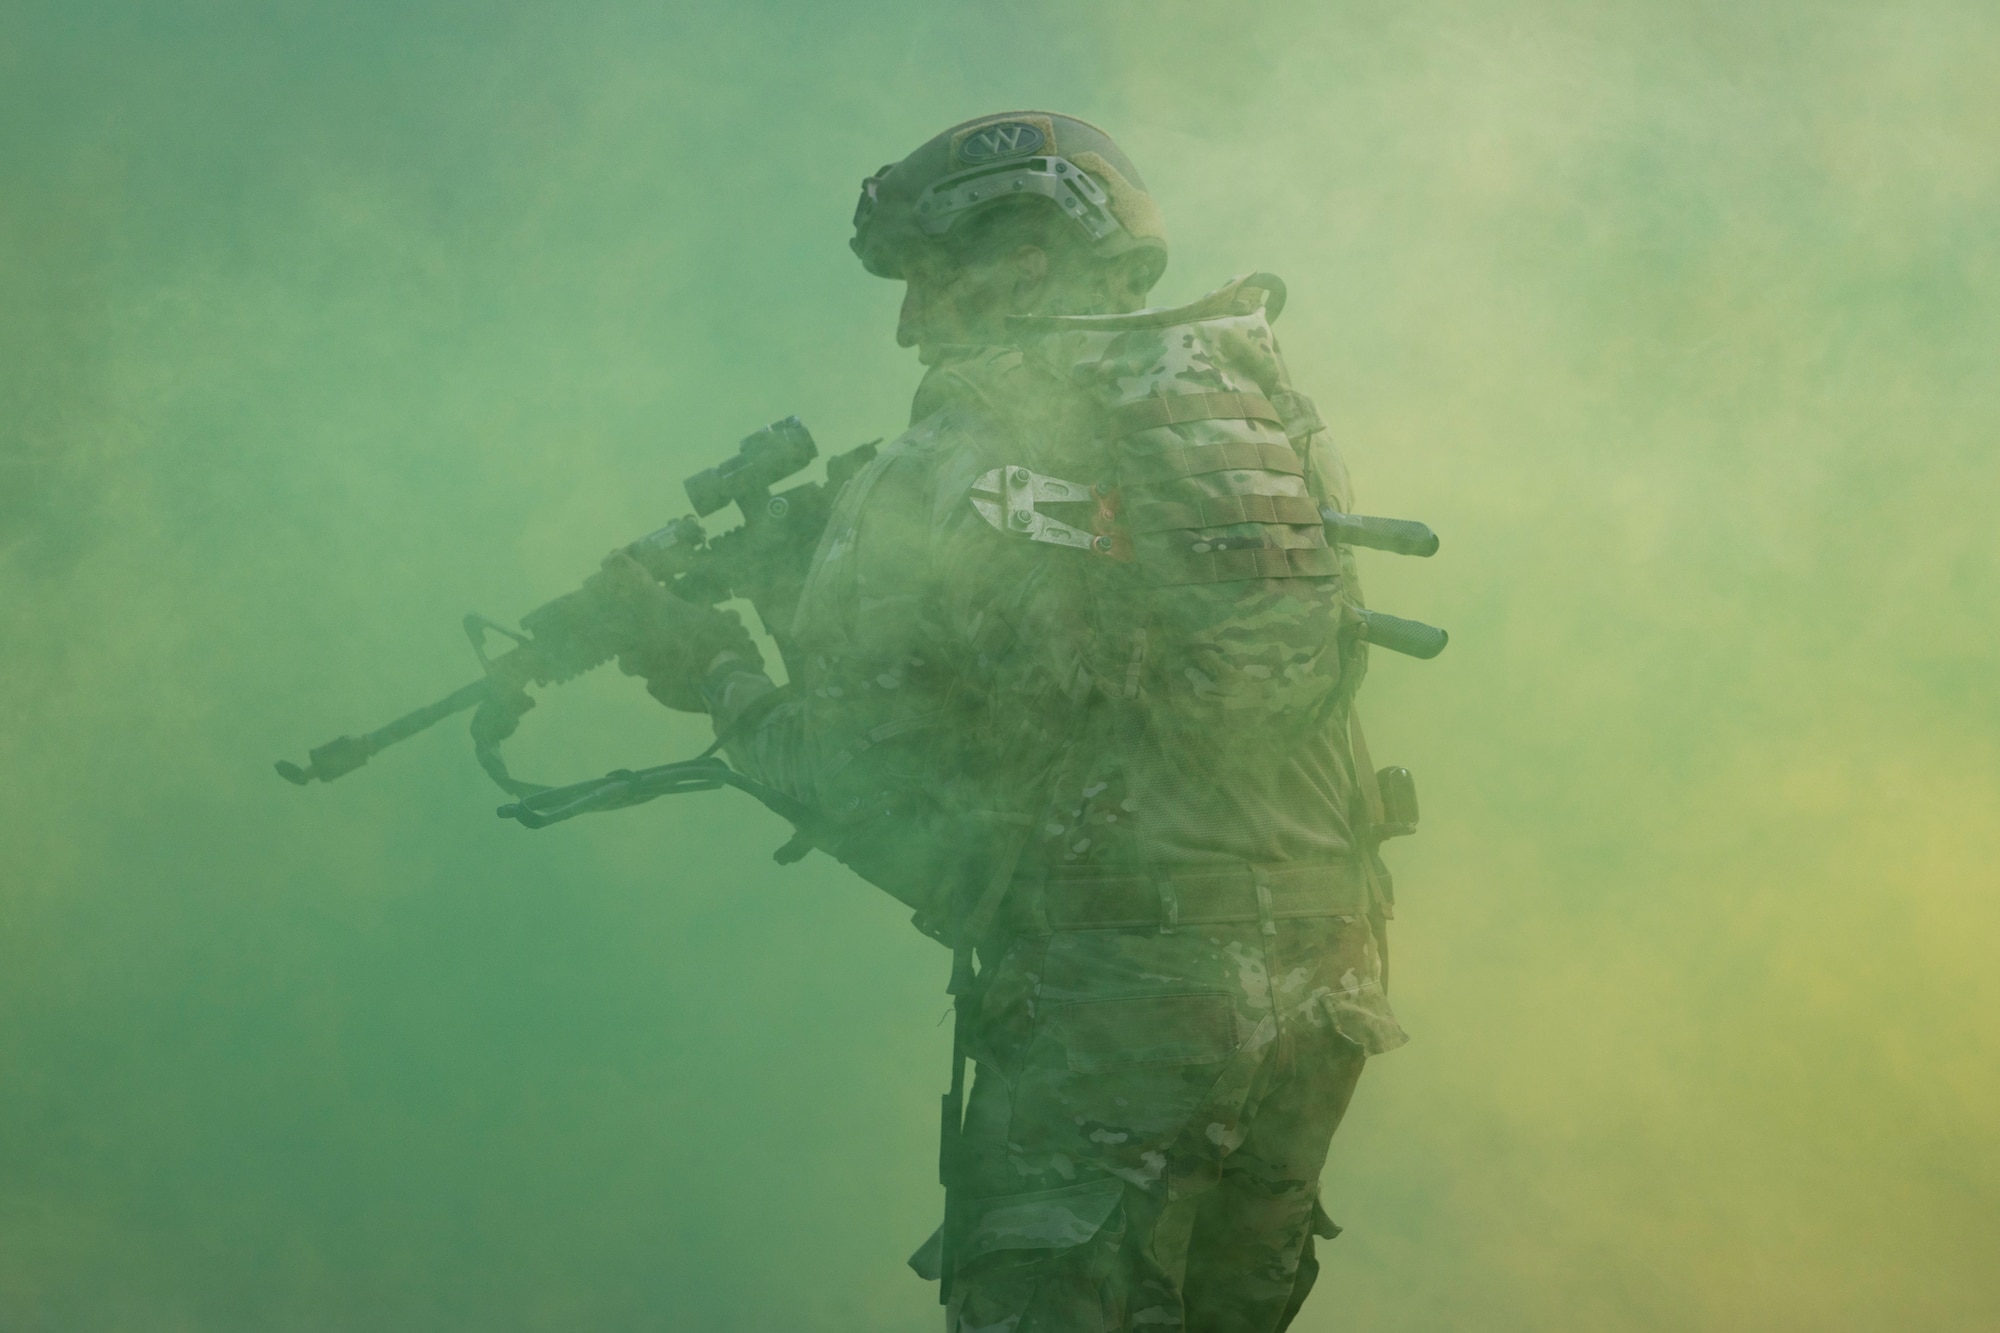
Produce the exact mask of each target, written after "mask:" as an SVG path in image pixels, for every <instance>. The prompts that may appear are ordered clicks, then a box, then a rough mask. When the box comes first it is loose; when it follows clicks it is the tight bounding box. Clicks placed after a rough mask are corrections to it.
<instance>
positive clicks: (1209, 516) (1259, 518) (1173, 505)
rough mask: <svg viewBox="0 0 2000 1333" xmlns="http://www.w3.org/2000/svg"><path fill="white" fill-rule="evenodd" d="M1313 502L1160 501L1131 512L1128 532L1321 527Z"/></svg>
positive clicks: (1264, 498)
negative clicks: (1264, 525)
mask: <svg viewBox="0 0 2000 1333" xmlns="http://www.w3.org/2000/svg"><path fill="white" fill-rule="evenodd" d="M1325 522H1326V520H1324V519H1323V518H1321V517H1320V513H1319V505H1318V503H1317V502H1316V501H1313V500H1310V499H1307V498H1306V497H1305V496H1302V495H1218V496H1211V497H1208V498H1207V499H1202V500H1193V501H1173V500H1162V501H1158V502H1155V503H1153V504H1142V505H1140V506H1138V507H1137V509H1135V510H1134V512H1133V514H1132V520H1131V522H1129V523H1128V524H1127V525H1126V531H1127V532H1135V533H1137V532H1167V531H1170V530H1172V529H1174V528H1222V527H1227V526H1229V525H1230V524H1232V523H1286V524H1296V525H1300V526H1305V527H1313V528H1317V527H1321V526H1323V525H1324V524H1325Z"/></svg>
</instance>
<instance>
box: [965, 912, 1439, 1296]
mask: <svg viewBox="0 0 2000 1333" xmlns="http://www.w3.org/2000/svg"><path fill="white" fill-rule="evenodd" d="M1375 948H1376V946H1375V944H1374V941H1373V935H1372V931H1371V930H1370V928H1369V925H1368V923H1367V922H1366V921H1363V920H1357V919H1354V918H1339V917H1329V918H1320V919H1317V920H1306V921H1291V922H1280V923H1276V928H1275V929H1274V930H1272V931H1271V932H1269V933H1266V932H1265V931H1264V930H1263V928H1262V927H1261V926H1259V925H1257V924H1254V923H1253V924H1249V925H1242V926H1232V927H1226V928H1224V927H1209V928H1204V929H1199V930H1181V931H1176V932H1174V933H1171V934H1163V933H1160V932H1158V931H1143V930H1133V931H1071V932H1059V933H1055V934H1051V935H1048V936H1027V937H1019V938H1016V939H1015V940H1014V941H1013V942H1012V943H1011V944H1010V945H1009V946H1008V948H1007V949H1006V951H1005V953H1004V954H1003V955H1002V956H1001V957H1000V958H999V960H998V961H997V963H996V965H995V966H994V967H993V968H992V969H991V970H990V971H989V973H988V981H987V983H986V985H985V986H984V987H983V988H982V991H981V994H980V995H979V996H978V997H977V999H976V1001H975V1003H976V1004H977V1005H978V1023H977V1031H978V1033H979V1046H978V1048H977V1049H978V1054H979V1059H980V1065H979V1077H978V1080H977V1082H976V1083H975V1085H974V1088H973V1094H972V1100H971V1106H970V1108H969V1110H968V1113H967V1117H966V1125H967V1158H968V1162H967V1180H966V1181H965V1187H966V1189H967V1191H968V1193H970V1194H972V1195H973V1196H974V1197H973V1198H972V1200H971V1201H970V1203H969V1204H968V1206H967V1207H966V1209H965V1213H966V1221H965V1228H966V1235H965V1237H964V1240H963V1242H962V1245H961V1247H960V1249H961V1252H960V1256H959V1262H960V1271H959V1279H958V1281H957V1283H956V1285H955V1290H954V1295H953V1307H954V1308H953V1310H952V1312H951V1313H952V1321H953V1322H952V1323H951V1325H950V1327H952V1328H954V1329H961V1330H967V1331H968V1333H969V1331H970V1330H974V1329H981V1330H985V1329H1003V1330H1010V1331H1011V1330H1016V1329H1020V1330H1026V1329H1034V1330H1036V1331H1037V1333H1104V1331H1107V1330H1113V1329H1139V1330H1155V1329H1157V1330H1174V1329H1180V1328H1191V1329H1200V1330H1203V1333H1209V1331H1210V1330H1244V1331H1245V1333H1248V1331H1249V1330H1257V1331H1258V1333H1268V1331H1269V1330H1276V1329H1281V1328H1283V1327H1284V1326H1285V1324H1286V1323H1288V1322H1289V1321H1290V1318H1291V1316H1292V1315H1293V1314H1295V1313H1296V1312H1297V1309H1298V1306H1299V1304H1300V1303H1301V1302H1303V1300H1304V1299H1305V1294H1306V1292H1307V1291H1308V1290H1309V1289H1310V1287H1311V1285H1312V1279H1313V1276H1314V1274H1315V1273H1316V1271H1317V1265H1316V1263H1315V1261H1314V1258H1313V1253H1312V1239H1313V1231H1314V1228H1315V1227H1316V1226H1317V1228H1318V1229H1319V1232H1320V1234H1321V1235H1322V1236H1330V1235H1331V1234H1332V1233H1333V1228H1332V1226H1331V1224H1330V1223H1328V1222H1327V1221H1326V1219H1325V1214H1324V1212H1323V1211H1322V1210H1321V1209H1320V1207H1319V1175H1320V1171H1321V1168H1322V1167H1323V1166H1324V1164H1325V1158H1326V1151H1327V1144H1328V1140H1329V1139H1330V1138H1331V1137H1332V1134H1333V1131H1334V1129H1335V1127H1336V1126H1337V1125H1338V1124H1339V1122H1340V1119H1341V1116H1342V1114H1343V1113H1344V1112H1345V1110H1346V1107H1347V1101H1348V1097H1349V1095H1350V1094H1351V1093H1352V1091H1353V1088H1354V1083H1355V1080H1356V1079H1357V1078H1358V1077H1359V1075H1360V1072H1361V1066H1362V1062H1363V1059H1364V1056H1365V1053H1366V1052H1367V1051H1368V1050H1371V1049H1379V1048H1380V1047H1381V1046H1382V1045H1384V1044H1386V1043H1389V1042H1392V1041H1394V1040H1398V1039H1400V1034H1398V1033H1393V1032H1390V1031H1379V1032H1372V1033H1371V1032H1370V1031H1369V1029H1368V1026H1367V1025H1368V1024H1369V1023H1373V1022H1375V1021H1377V1020H1376V1018H1375V1017H1374V1016H1375V1015H1378V1014H1380V1013H1381V1012H1382V1010H1381V1006H1380V1003H1379V996H1375V995H1369V994H1366V992H1368V991H1369V990H1371V988H1373V987H1375V986H1376V982H1375V980H1374V978H1375V977H1376V976H1377V975H1378V970H1379V969H1378V967H1377V959H1376V957H1375ZM1357 1014H1366V1015H1369V1018H1368V1019H1367V1020H1366V1022H1365V1023H1362V1024H1359V1025H1357V1023H1356V1022H1355V1015H1357ZM1350 1028H1352V1029H1355V1030H1357V1031H1359V1032H1361V1034H1362V1035H1363V1036H1365V1037H1368V1038H1369V1040H1368V1042H1367V1044H1366V1045H1363V1044H1361V1043H1358V1042H1356V1041H1355V1040H1353V1039H1352V1038H1351V1037H1349V1036H1348V1035H1346V1034H1347V1031H1348V1030H1349V1029H1350Z"/></svg>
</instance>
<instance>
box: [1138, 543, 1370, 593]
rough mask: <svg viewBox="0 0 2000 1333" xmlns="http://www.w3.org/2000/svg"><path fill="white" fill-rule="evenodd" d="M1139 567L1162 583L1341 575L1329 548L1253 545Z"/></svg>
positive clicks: (1158, 559) (1150, 559) (1148, 561)
mask: <svg viewBox="0 0 2000 1333" xmlns="http://www.w3.org/2000/svg"><path fill="white" fill-rule="evenodd" d="M1142 567H1143V568H1144V569H1145V571H1146V577H1147V578H1149V579H1151V580H1152V581H1153V582H1154V583H1162V584H1179V583H1233V582H1235V581H1236V580H1238V579H1298V578H1337V577H1339V575H1340V553H1339V552H1338V551H1335V550H1334V549H1333V548H1332V547H1330V546H1306V547H1284V546H1254V547H1250V548H1248V549H1239V550H1234V551H1202V552H1193V551H1188V552H1177V553H1175V554H1172V555H1163V556H1153V555H1147V556H1146V557H1145V558H1144V560H1143V562H1142Z"/></svg>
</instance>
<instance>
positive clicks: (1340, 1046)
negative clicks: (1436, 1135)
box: [1185, 1032, 1365, 1333]
mask: <svg viewBox="0 0 2000 1333" xmlns="http://www.w3.org/2000/svg"><path fill="white" fill-rule="evenodd" d="M1299 1036H1300V1038H1301V1040H1300V1042H1299V1050H1298V1052H1297V1059H1296V1060H1295V1061H1294V1062H1293V1065H1292V1068H1291V1069H1290V1070H1289V1071H1287V1072H1286V1073H1285V1074H1284V1075H1282V1076H1280V1077H1279V1078H1277V1079H1276V1080H1275V1081H1274V1083H1273V1085H1272V1087H1271V1089H1270V1091H1269V1092H1268V1093H1267V1094H1266V1095H1265V1096H1264V1097H1263V1098H1262V1099H1261V1101H1260V1102H1259V1104H1258V1105H1257V1106H1256V1107H1255V1108H1254V1110H1253V1112H1252V1114H1251V1115H1250V1116H1249V1123H1248V1133H1247V1134H1246V1136H1245V1138H1244V1140H1243V1143H1242V1145H1241V1146H1240V1147H1238V1148H1237V1149H1236V1150H1235V1151H1234V1152H1232V1153H1230V1154H1229V1155H1228V1156H1227V1157H1225V1158H1224V1159H1223V1162H1222V1174H1221V1178H1220V1179H1219V1180H1218V1181H1217V1182H1216V1185H1215V1187H1214V1188H1213V1189H1211V1190H1209V1191H1207V1192H1206V1193H1205V1194H1203V1195H1202V1196H1201V1199H1200V1207H1199V1209H1198V1210H1197V1212H1196V1216H1195V1222H1194V1232H1193V1235H1192V1236H1191V1237H1190V1239H1189V1242H1188V1255H1187V1277H1186V1284H1185V1308H1186V1321H1187V1330H1188V1333H1278V1330H1281V1329H1283V1328H1285V1327H1286V1326H1287V1325H1289V1324H1290V1323H1291V1321H1292V1319H1293V1317H1294V1316H1296V1315H1297V1313H1298V1310H1299V1307H1300V1306H1301V1305H1302V1304H1303V1303H1304V1301H1305V1297H1306V1293H1307V1292H1308V1291H1310V1290H1311V1287H1312V1282H1313V1278H1314V1277H1315V1276H1316V1275H1317V1273H1318V1270H1319V1265H1318V1261H1317V1259H1316V1257H1315V1256H1314V1254H1313V1247H1312V1241H1313V1228H1314V1219H1315V1213H1316V1210H1317V1207H1318V1202H1319V1177H1320V1172H1321V1170H1322V1169H1324V1167H1325V1165H1326V1154H1327V1147H1328V1145H1329V1143H1330V1142H1331V1140H1332V1138H1333V1132H1334V1130H1335V1129H1336V1128H1338V1127H1339V1124H1340V1120H1341V1117H1342V1116H1343V1115H1345V1114H1346V1111H1347V1104H1348V1102H1349V1100H1350V1099H1351V1098H1352V1097H1353V1095H1354V1086H1355V1083H1356V1082H1357V1081H1358V1080H1359V1078H1360V1077H1361V1068H1362V1065H1363V1064H1364V1063H1365V1057H1364V1056H1363V1054H1362V1052H1361V1050H1360V1048H1359V1047H1357V1046H1355V1045H1353V1044H1352V1043H1350V1042H1348V1041H1347V1040H1345V1039H1344V1038H1342V1037H1340V1036H1338V1035H1337V1034H1335V1033H1331V1032H1316V1033H1315V1032H1302V1033H1300V1034H1299ZM1321 1216H1323V1214H1321Z"/></svg>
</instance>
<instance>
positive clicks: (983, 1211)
mask: <svg viewBox="0 0 2000 1333" xmlns="http://www.w3.org/2000/svg"><path fill="white" fill-rule="evenodd" d="M1124 1192H1125V1187H1124V1185H1123V1184H1121V1183H1120V1182H1119V1181H1117V1180H1090V1181H1085V1182H1084V1183H1083V1184H1081V1185H1066V1186H1064V1187H1063V1188H1061V1189H1054V1190H1042V1191H1040V1192H1038V1193H1035V1194H1003V1195H999V1196H997V1197H995V1198H991V1199H974V1200H972V1201H970V1202H969V1203H967V1204H966V1207H965V1211H966V1214H967V1219H966V1232H965V1241H964V1243H963V1244H961V1245H960V1246H959V1247H958V1253H957V1254H956V1255H955V1256H953V1257H954V1260H955V1262H956V1264H957V1266H958V1267H959V1268H965V1267H967V1266H968V1265H970V1264H973V1263H975V1262H977V1261H978V1260H981V1259H984V1258H985V1257H986V1256H988V1255H991V1254H1000V1253H1002V1252H1005V1251H1008V1250H1019V1251H1040V1252H1042V1253H1043V1254H1056V1253H1060V1252H1062V1251H1064V1250H1074V1249H1076V1248H1077V1247H1079V1246H1082V1245H1087V1244H1089V1243H1090V1242H1091V1241H1092V1240H1094V1239H1095V1238H1096V1236H1097V1233H1098V1232H1099V1231H1101V1230H1103V1229H1104V1224H1105V1222H1106V1221H1108V1220H1109V1219H1110V1217H1111V1212H1112V1210H1113V1209H1115V1208H1116V1207H1117V1206H1118V1200H1119V1198H1120V1197H1121V1196H1122V1195H1123V1194H1124ZM1021 1257H1022V1258H1029V1257H1037V1256H1031V1255H1029V1254H1025V1253H1024V1254H1023V1255H1022V1256H1021ZM910 1267H911V1269H912V1270H914V1271H915V1273H916V1275H917V1276H918V1277H920V1278H922V1279H923V1280H924V1281H926V1282H935V1281H937V1280H938V1279H939V1278H940V1277H941V1276H943V1274H944V1228H943V1227H939V1228H938V1229H937V1230H936V1231H933V1232H932V1233H931V1235H930V1239H929V1240H926V1241H925V1242H924V1243H923V1244H922V1245H920V1246H918V1247H917V1252H916V1253H915V1254H913V1255H911V1256H910Z"/></svg>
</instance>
